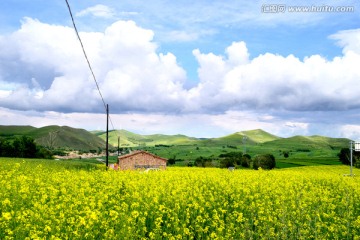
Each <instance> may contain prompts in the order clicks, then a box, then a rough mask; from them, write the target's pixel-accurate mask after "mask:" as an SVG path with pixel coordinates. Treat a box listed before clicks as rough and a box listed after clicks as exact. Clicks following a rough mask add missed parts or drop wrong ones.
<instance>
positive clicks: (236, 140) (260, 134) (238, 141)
mask: <svg viewBox="0 0 360 240" xmlns="http://www.w3.org/2000/svg"><path fill="white" fill-rule="evenodd" d="M245 137H246V138H245ZM277 139H280V137H277V136H275V135H272V134H270V133H268V132H265V131H263V130H261V129H255V130H250V131H242V132H236V133H233V134H230V135H227V136H225V137H220V138H215V139H211V140H208V141H209V142H211V143H213V144H215V145H216V144H217V145H219V144H220V145H224V146H225V145H232V146H239V145H243V144H244V142H245V144H246V145H254V144H257V143H264V142H269V141H274V140H277ZM205 141H206V140H205Z"/></svg>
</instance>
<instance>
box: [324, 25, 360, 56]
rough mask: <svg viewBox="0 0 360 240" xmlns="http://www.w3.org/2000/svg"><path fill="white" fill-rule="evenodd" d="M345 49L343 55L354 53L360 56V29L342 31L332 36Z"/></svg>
mask: <svg viewBox="0 0 360 240" xmlns="http://www.w3.org/2000/svg"><path fill="white" fill-rule="evenodd" d="M330 38H331V39H335V40H337V41H338V42H337V43H338V45H339V46H340V47H342V48H343V53H344V54H346V53H348V52H354V53H357V54H360V28H358V29H351V30H344V31H340V32H338V33H336V34H333V35H331V36H330Z"/></svg>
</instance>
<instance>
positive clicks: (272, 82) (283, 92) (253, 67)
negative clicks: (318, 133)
mask: <svg viewBox="0 0 360 240" xmlns="http://www.w3.org/2000/svg"><path fill="white" fill-rule="evenodd" d="M351 35H356V36H360V30H357V31H352V32H351ZM337 37H338V38H341V39H343V40H344V41H346V40H347V39H349V37H348V36H347V35H346V33H344V32H342V33H341V34H340V35H337ZM355 44H356V43H355ZM346 47H347V48H348V49H355V48H356V46H353V45H352V42H349V41H346ZM193 53H194V56H195V57H196V59H197V61H198V62H199V65H200V67H199V70H198V73H199V78H200V83H199V85H198V86H197V87H196V88H194V89H192V90H191V92H192V94H193V96H195V97H194V101H198V105H199V106H201V107H203V108H205V109H207V110H209V111H224V110H225V109H227V110H229V109H233V110H240V109H285V110H289V111H334V110H347V109H353V108H359V107H360V100H359V98H358V94H357V89H359V87H360V82H359V81H358V79H359V77H360V69H359V68H358V67H357V62H360V54H358V53H356V52H355V51H350V50H349V51H345V52H344V55H343V56H339V57H335V58H334V59H331V60H328V59H325V58H323V57H321V56H320V55H313V56H309V57H306V58H304V59H299V58H297V57H296V56H294V55H289V56H280V55H276V54H272V53H265V54H263V55H260V56H257V57H255V58H253V59H250V58H249V53H248V51H247V48H246V45H245V43H244V42H240V43H233V44H232V45H231V46H230V47H229V48H227V50H226V56H219V55H214V54H213V53H207V54H205V53H201V52H200V51H199V50H194V52H193ZM205 99H207V100H206V102H205V103H203V102H204V100H205Z"/></svg>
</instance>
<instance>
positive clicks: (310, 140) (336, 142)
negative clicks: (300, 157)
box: [263, 136, 350, 151]
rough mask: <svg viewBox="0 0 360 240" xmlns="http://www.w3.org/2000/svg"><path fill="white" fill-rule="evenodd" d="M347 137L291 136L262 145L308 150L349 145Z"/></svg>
mask: <svg viewBox="0 0 360 240" xmlns="http://www.w3.org/2000/svg"><path fill="white" fill-rule="evenodd" d="M349 141H350V140H349V139H347V138H330V137H324V136H308V137H307V136H293V137H289V138H281V139H277V140H274V141H270V142H265V143H264V144H263V145H264V146H276V147H277V148H278V149H283V150H297V151H308V150H310V149H338V148H344V147H347V146H348V145H349Z"/></svg>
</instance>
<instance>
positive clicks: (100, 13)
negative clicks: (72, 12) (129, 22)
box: [76, 4, 115, 18]
mask: <svg viewBox="0 0 360 240" xmlns="http://www.w3.org/2000/svg"><path fill="white" fill-rule="evenodd" d="M88 15H91V16H94V17H100V18H112V17H114V16H115V11H114V10H113V9H112V8H110V7H108V6H105V5H102V4H97V5H95V6H92V7H89V8H86V9H84V10H82V11H80V12H78V13H76V16H77V17H84V16H88Z"/></svg>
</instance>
